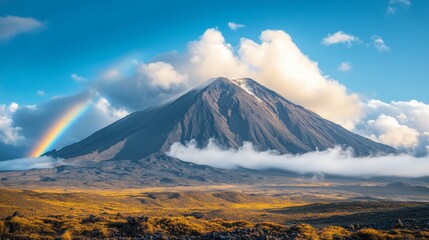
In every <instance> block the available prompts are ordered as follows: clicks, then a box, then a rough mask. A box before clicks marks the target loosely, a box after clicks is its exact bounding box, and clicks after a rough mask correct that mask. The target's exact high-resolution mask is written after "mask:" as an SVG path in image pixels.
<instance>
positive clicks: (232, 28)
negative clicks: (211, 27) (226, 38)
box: [228, 22, 246, 31]
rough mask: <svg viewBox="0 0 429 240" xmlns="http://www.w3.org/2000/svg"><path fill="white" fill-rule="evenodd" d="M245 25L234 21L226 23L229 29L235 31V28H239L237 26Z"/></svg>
mask: <svg viewBox="0 0 429 240" xmlns="http://www.w3.org/2000/svg"><path fill="white" fill-rule="evenodd" d="M245 26H246V25H244V24H239V23H235V22H229V23H228V27H229V29H231V30H232V31H237V29H239V28H243V27H245Z"/></svg>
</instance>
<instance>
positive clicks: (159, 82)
mask: <svg viewBox="0 0 429 240" xmlns="http://www.w3.org/2000/svg"><path fill="white" fill-rule="evenodd" d="M139 71H140V73H141V74H144V75H146V76H147V77H148V79H149V81H150V84H151V85H152V86H160V87H162V88H165V89H168V88H170V87H171V85H175V84H180V83H182V82H183V81H185V80H186V79H187V76H186V75H182V74H180V73H178V72H176V70H175V69H174V67H173V66H172V65H171V64H169V63H165V62H154V63H149V64H141V65H140V67H139Z"/></svg>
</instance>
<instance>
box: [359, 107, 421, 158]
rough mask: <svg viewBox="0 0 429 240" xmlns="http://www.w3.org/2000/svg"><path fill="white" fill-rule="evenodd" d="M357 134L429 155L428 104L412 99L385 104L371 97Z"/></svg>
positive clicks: (417, 153) (414, 152) (413, 152)
mask: <svg viewBox="0 0 429 240" xmlns="http://www.w3.org/2000/svg"><path fill="white" fill-rule="evenodd" d="M365 113H366V114H365V116H364V117H363V118H362V121H361V123H359V124H358V125H357V127H356V129H357V131H358V133H361V134H363V135H366V136H368V137H371V138H373V139H376V140H378V141H381V142H383V143H386V144H391V145H393V146H395V147H398V148H399V149H401V150H405V151H407V152H410V153H412V154H415V155H419V156H421V155H426V154H427V153H428V151H427V146H429V135H427V134H426V133H429V125H428V124H427V122H428V121H429V105H428V104H425V103H422V102H418V101H416V100H411V101H408V102H406V101H398V102H395V101H392V102H390V103H385V102H382V101H380V100H370V101H369V102H368V103H367V104H366V107H365Z"/></svg>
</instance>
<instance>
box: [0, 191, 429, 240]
mask: <svg viewBox="0 0 429 240" xmlns="http://www.w3.org/2000/svg"><path fill="white" fill-rule="evenodd" d="M304 189H305V188H304ZM353 197H354V196H353V194H350V193H346V192H337V193H333V192H323V191H313V192H312V191H311V190H308V189H307V190H305V191H304V190H303V191H299V190H296V189H293V190H291V191H282V190H278V189H275V188H272V189H270V188H264V189H258V188H254V187H250V186H235V185H222V186H204V187H165V188H164V187H157V188H142V189H73V188H67V189H65V188H49V189H42V188H32V189H31V190H29V189H11V188H3V189H0V219H1V220H0V234H1V235H0V236H2V237H3V238H33V239H37V238H45V239H49V238H51V239H55V238H57V239H58V238H63V239H89V238H100V239H101V238H127V237H130V238H133V237H134V238H136V237H137V238H138V237H144V236H151V237H152V238H159V239H163V238H179V237H180V236H188V237H189V238H196V239H198V238H204V237H205V238H206V239H211V238H215V237H213V236H218V235H216V234H220V235H222V234H224V235H227V234H229V235H228V236H230V237H231V238H232V239H234V238H233V236H242V237H243V236H247V237H248V238H249V239H253V237H254V238H255V239H256V238H257V236H264V237H266V238H268V239H270V238H271V239H275V237H276V238H280V239H282V238H283V239H288V238H289V239H334V238H335V239H405V238H407V239H425V238H429V225H428V226H426V225H424V224H425V221H426V222H427V220H428V219H429V204H427V203H424V202H398V201H384V200H350V199H351V198H353ZM398 219H400V220H399V221H400V224H399V223H398ZM210 234H212V235H210ZM213 234H215V235H213ZM234 234H235V235H234ZM3 238H2V239H3ZM235 239H237V238H235Z"/></svg>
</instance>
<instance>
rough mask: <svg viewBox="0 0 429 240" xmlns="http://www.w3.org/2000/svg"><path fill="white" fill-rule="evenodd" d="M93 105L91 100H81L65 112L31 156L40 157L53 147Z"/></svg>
mask: <svg viewBox="0 0 429 240" xmlns="http://www.w3.org/2000/svg"><path fill="white" fill-rule="evenodd" d="M90 105H91V102H90V101H84V102H79V103H77V104H75V105H73V106H72V107H71V108H69V109H68V110H67V111H66V112H64V113H63V114H62V115H61V116H60V117H59V118H58V119H57V120H56V121H55V122H54V123H53V124H52V126H51V127H49V129H48V131H46V132H45V134H43V136H42V137H41V138H40V140H39V141H38V144H37V145H36V146H35V147H34V148H33V149H32V150H31V152H30V154H29V157H39V156H40V155H42V154H43V153H45V152H46V151H47V150H49V148H51V147H52V146H53V145H54V144H55V143H56V142H57V141H58V139H59V138H60V137H61V136H62V135H63V134H64V132H66V131H67V129H69V128H70V126H72V125H73V123H74V122H75V121H76V120H77V119H78V118H79V117H80V116H82V114H84V113H85V111H86V110H87V109H88V108H89V106H90Z"/></svg>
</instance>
